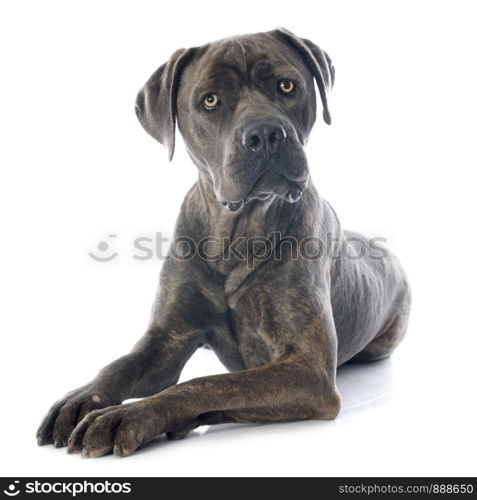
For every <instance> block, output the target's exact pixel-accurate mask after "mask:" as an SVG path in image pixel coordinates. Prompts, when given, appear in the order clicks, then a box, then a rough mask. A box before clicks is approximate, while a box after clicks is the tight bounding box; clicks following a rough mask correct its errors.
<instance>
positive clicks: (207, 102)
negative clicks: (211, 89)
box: [202, 94, 220, 111]
mask: <svg viewBox="0 0 477 500" xmlns="http://www.w3.org/2000/svg"><path fill="white" fill-rule="evenodd" d="M202 104H203V105H204V108H205V109H206V110H208V111H212V110H213V109H215V108H216V107H217V106H218V105H219V104H220V99H219V96H218V95H217V94H207V95H206V96H205V97H204V100H203V101H202Z"/></svg>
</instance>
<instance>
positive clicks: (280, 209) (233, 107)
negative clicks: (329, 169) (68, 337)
mask: <svg viewBox="0 0 477 500" xmlns="http://www.w3.org/2000/svg"><path fill="white" fill-rule="evenodd" d="M334 77H335V71H334V67H333V65H332V62H331V59H330V57H329V56H328V54H327V53H326V52H325V51H323V50H322V49H320V48H319V47H318V46H317V45H315V44H314V43H312V42H311V41H309V40H307V39H302V38H299V37H297V36H295V35H294V34H292V33H291V32H289V31H287V30H286V29H276V30H273V31H269V32H265V33H258V34H252V35H243V36H237V37H232V38H227V39H224V40H220V41H217V42H213V43H210V44H207V45H204V46H200V47H195V48H190V49H181V50H178V51H176V52H175V53H174V54H173V55H172V56H171V58H170V59H169V61H168V62H167V63H165V64H163V65H162V66H160V67H159V69H157V70H156V71H155V73H153V75H152V76H151V77H150V78H149V80H148V81H147V83H146V84H145V85H144V87H143V88H142V89H141V90H140V92H139V94H138V96H137V101H136V114H137V116H138V118H139V121H140V123H141V125H142V126H143V127H144V129H145V130H146V131H147V132H148V133H149V134H150V135H151V136H152V137H153V138H155V139H156V140H158V141H159V142H160V143H162V144H163V145H165V146H166V147H167V149H168V152H169V159H172V157H173V154H174V138H175V129H176V123H177V127H178V129H179V130H180V133H181V134H182V137H183V139H184V143H185V146H186V148H187V152H188V154H189V155H190V157H191V159H192V161H193V162H194V164H195V165H196V166H197V168H198V181H197V182H196V183H195V184H194V186H193V187H192V188H191V190H190V191H189V193H188V194H187V196H186V197H185V200H184V202H183V205H182V208H181V211H180V214H179V218H178V221H177V224H176V228H175V236H174V245H172V246H171V251H170V253H169V255H168V258H167V259H166V260H165V262H164V264H163V267H162V271H161V280H160V287H159V291H158V294H157V297H156V300H155V303H154V307H153V312H152V317H151V321H150V325H149V327H148V329H147V331H146V333H145V334H144V336H143V337H142V338H141V339H140V340H139V342H138V343H137V344H136V345H135V346H134V348H133V349H132V351H131V352H130V353H129V354H126V355H125V356H123V357H121V358H119V359H117V360H116V361H114V362H112V363H111V364H109V365H108V366H106V367H105V368H103V369H102V370H101V371H100V372H99V374H98V375H97V376H96V377H95V378H94V379H93V380H92V381H91V382H89V383H87V384H85V385H84V386H82V387H80V388H79V389H76V390H74V391H72V392H70V393H69V394H67V395H66V396H65V397H64V398H62V399H60V400H59V401H58V402H57V403H55V404H54V405H53V407H52V408H51V409H50V411H49V413H48V414H47V416H46V417H45V419H44V421H43V422H42V424H41V426H40V428H39V430H38V432H37V439H38V444H39V445H44V444H54V445H55V446H56V447H63V446H67V447H68V451H69V452H82V456H84V457H99V456H102V455H104V454H106V453H109V452H113V453H114V454H115V455H117V456H127V455H130V454H131V453H133V452H134V451H135V450H137V449H138V448H139V447H141V446H143V445H145V444H146V443H148V442H149V441H151V440H153V439H154V438H156V437H158V436H160V435H162V434H166V435H167V437H168V438H170V439H180V438H183V437H185V436H186V435H187V434H188V433H189V432H190V431H191V430H192V429H194V428H196V427H198V426H200V425H212V424H222V423H226V422H235V423H265V422H281V421H292V420H304V419H324V420H327V419H334V418H335V417H336V416H337V415H338V413H339V410H340V405H341V398H340V394H339V391H338V388H337V386H336V370H337V367H338V366H339V365H341V364H343V363H346V362H367V361H374V360H381V359H383V358H386V357H388V356H389V355H390V354H391V353H392V352H393V351H394V350H395V348H396V347H397V346H398V344H399V343H400V342H401V341H402V339H403V337H404V335H405V332H406V329H407V325H408V318H409V313H410V305H411V294H410V288H409V284H408V280H407V278H406V276H405V273H404V271H403V269H402V267H401V265H400V263H399V261H398V260H397V259H396V257H394V256H393V255H392V254H391V253H390V252H388V251H383V249H382V248H380V247H377V246H376V245H373V243H372V241H370V240H368V239H366V238H365V237H363V236H361V235H359V234H357V233H351V232H348V231H345V230H343V229H342V228H341V225H340V222H339V220H338V218H337V216H336V214H335V212H334V211H333V209H332V208H331V206H330V205H329V204H328V202H327V201H325V200H324V199H323V198H321V197H320V196H319V195H318V192H317V190H316V189H315V187H314V186H313V183H312V182H311V180H310V174H309V168H308V163H307V157H306V155H305V151H304V147H305V144H306V141H307V138H308V136H309V134H310V131H311V129H312V127H313V124H314V122H315V120H316V113H317V102H316V101H317V99H316V96H317V95H319V98H320V101H321V106H322V109H323V119H324V121H325V122H326V123H327V124H330V123H331V116H330V112H329V109H328V102H327V93H328V92H329V90H330V89H331V87H332V85H333V82H334ZM315 85H316V88H317V90H318V93H316V91H315ZM237 241H239V242H240V244H237V243H236V242H237ZM304 241H305V242H306V243H305V244H303V242H304ZM191 242H192V243H193V244H196V246H197V248H196V250H197V251H196V252H195V253H194V254H191V255H186V257H187V258H184V255H185V252H184V248H185V247H187V245H185V244H186V243H189V244H190V243H191ZM223 242H225V243H223ZM320 242H325V243H326V245H322V246H321V247H323V246H326V248H327V249H326V251H325V252H323V251H321V252H320V253H319V255H318V256H317V255H316V253H315V254H313V255H312V256H310V255H308V254H309V251H308V253H307V252H304V251H303V250H304V249H306V248H307V245H308V247H309V246H310V245H309V244H310V243H311V244H312V245H311V246H313V245H314V246H316V247H320V245H319V243H320ZM260 245H261V248H260V252H259V251H257V246H260ZM189 246H190V245H189ZM350 246H351V249H352V250H356V251H357V252H358V253H360V256H361V257H360V258H351V257H350V256H349V255H348V254H349V250H350ZM321 247H320V248H321ZM344 249H346V252H344V251H343V250H344ZM363 249H364V255H362V254H363ZM308 250H309V248H308ZM277 254H279V255H278V257H277ZM204 345H206V346H208V347H210V348H211V349H213V351H214V352H215V353H216V355H217V356H218V358H219V359H220V361H221V362H222V363H223V364H224V365H225V367H226V368H227V369H228V371H229V373H227V374H222V375H215V376H208V377H201V378H197V379H193V380H190V381H188V382H185V383H181V384H177V382H178V380H179V376H180V373H181V370H182V368H183V367H184V365H185V363H186V362H187V360H188V359H189V358H190V357H191V356H192V354H193V353H194V352H195V351H196V350H197V349H198V348H199V347H201V346H204ZM129 398H143V399H140V400H138V401H135V402H132V403H125V404H122V402H123V401H125V400H126V399H129Z"/></svg>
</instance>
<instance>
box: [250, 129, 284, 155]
mask: <svg viewBox="0 0 477 500" xmlns="http://www.w3.org/2000/svg"><path fill="white" fill-rule="evenodd" d="M286 137H287V133H286V132H285V129H284V128H283V127H282V126H281V125H280V124H278V123H272V122H254V123H249V124H247V125H246V126H245V127H243V129H242V145H243V147H244V148H247V149H250V150H251V151H253V152H254V153H259V154H263V155H271V154H272V153H276V152H277V151H278V148H279V147H280V145H281V143H282V142H283V141H284V140H285V139H286Z"/></svg>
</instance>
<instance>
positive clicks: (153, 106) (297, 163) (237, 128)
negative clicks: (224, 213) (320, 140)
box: [136, 29, 334, 211]
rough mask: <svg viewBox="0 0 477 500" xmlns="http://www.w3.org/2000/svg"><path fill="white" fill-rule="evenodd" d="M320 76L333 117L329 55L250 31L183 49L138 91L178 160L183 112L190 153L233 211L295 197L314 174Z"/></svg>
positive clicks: (139, 106)
mask: <svg viewBox="0 0 477 500" xmlns="http://www.w3.org/2000/svg"><path fill="white" fill-rule="evenodd" d="M314 81H316V84H317V87H318V90H319V94H320V98H321V102H322V105H323V117H324V120H325V122H326V123H328V124H329V123H331V118H330V113H329V110H328V104H327V98H326V92H327V91H328V90H329V89H330V88H331V86H332V85H333V81H334V68H333V66H332V64H331V60H330V58H329V56H328V55H327V54H326V52H324V51H323V50H321V49H320V48H319V47H318V46H316V45H315V44H314V43H312V42H310V41H309V40H305V39H301V38H298V37H296V36H295V35H293V34H292V33H290V32H289V31H287V30H285V29H278V30H275V31H270V32H267V33H258V34H255V35H244V36H239V37H233V38H228V39H225V40H221V41H218V42H214V43H211V44H208V45H205V46H202V47H197V48H192V49H181V50H178V51H177V52H175V53H174V54H173V55H172V56H171V58H170V60H169V61H168V62H167V63H165V64H163V65H162V66H161V67H160V68H159V69H158V70H157V71H156V72H155V73H154V74H153V75H152V76H151V77H150V79H149V80H148V81H147V83H146V84H145V85H144V87H143V88H142V89H141V91H140V92H139V94H138V97H137V101H136V113H137V116H138V118H139V121H140V122H141V124H142V126H143V127H144V128H145V129H146V131H147V132H148V133H149V134H150V135H152V136H153V137H154V138H155V139H157V140H158V141H159V142H161V143H162V144H164V145H165V146H167V148H168V150H169V158H170V159H172V156H173V153H174V137H175V123H176V118H177V122H178V126H179V130H180V132H181V134H182V136H183V138H184V141H185V144H186V147H187V150H188V152H189V154H190V156H191V158H192V159H193V161H194V163H195V164H196V165H197V167H198V168H199V170H200V171H201V172H203V173H204V174H205V175H206V176H207V179H209V180H210V184H211V186H212V187H213V190H214V192H215V196H216V197H217V200H218V201H219V202H220V203H222V204H223V205H225V206H227V207H228V208H229V210H231V211H237V210H238V209H240V208H242V206H243V205H244V204H245V203H247V202H248V201H250V200H253V199H262V200H265V199H268V198H270V197H272V196H279V197H281V198H284V199H286V200H287V201H289V202H291V203H293V202H295V201H297V200H299V199H300V197H301V194H302V192H303V190H304V189H305V188H306V186H307V182H308V177H309V172H308V165H307V161H306V156H305V153H304V145H305V143H306V140H307V137H308V134H309V133H310V130H311V128H312V126H313V124H314V122H315V118H316V97H315V88H314Z"/></svg>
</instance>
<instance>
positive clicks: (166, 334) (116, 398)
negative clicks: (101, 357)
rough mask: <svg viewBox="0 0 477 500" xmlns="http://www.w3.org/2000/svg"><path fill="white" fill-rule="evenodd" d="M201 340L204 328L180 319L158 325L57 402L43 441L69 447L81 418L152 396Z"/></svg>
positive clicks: (43, 428) (42, 429)
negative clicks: (201, 331) (93, 412)
mask: <svg viewBox="0 0 477 500" xmlns="http://www.w3.org/2000/svg"><path fill="white" fill-rule="evenodd" d="M200 342H201V333H200V330H196V329H193V328H191V326H190V325H185V324H184V325H181V323H180V322H179V321H175V322H174V325H173V326H171V327H169V328H163V327H162V328H159V327H157V326H154V327H152V328H151V329H150V330H149V331H148V332H147V333H146V334H145V335H144V336H143V338H142V339H141V340H140V341H139V342H138V343H137V344H136V346H135V347H134V348H133V350H132V351H131V352H130V353H129V354H127V355H125V356H122V357H121V358H119V359H117V360H116V361H113V362H112V363H111V364H109V365H108V366H106V367H105V368H103V369H102V370H101V371H100V372H99V373H98V375H97V376H96V377H95V378H94V379H93V380H92V381H91V382H89V383H87V384H85V385H84V386H82V387H80V388H79V389H76V390H74V391H72V392H70V393H68V394H67V395H66V396H64V397H63V398H62V399H60V400H59V401H58V402H56V403H55V404H54V405H53V406H52V408H51V409H50V411H49V412H48V414H47V415H46V417H45V418H44V420H43V422H42V424H41V425H40V427H39V429H38V431H37V439H38V444H39V445H44V444H50V443H54V444H55V446H56V447H61V446H66V444H67V442H68V438H69V436H70V434H71V432H72V431H73V429H74V428H75V426H76V425H77V423H78V422H80V421H81V420H82V419H83V417H84V416H85V415H87V414H88V413H89V412H91V411H92V410H95V409H98V408H105V407H108V406H111V405H117V404H120V403H122V401H124V400H125V399H128V398H132V397H146V396H151V395H152V394H156V393H158V392H160V391H161V390H163V389H165V388H167V387H169V386H171V385H173V384H175V383H177V380H178V379H179V376H180V373H181V370H182V368H183V366H184V364H185V363H186V361H187V360H188V359H189V358H190V356H191V355H192V354H193V353H194V351H195V350H196V349H197V347H198V346H199V344H200Z"/></svg>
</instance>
